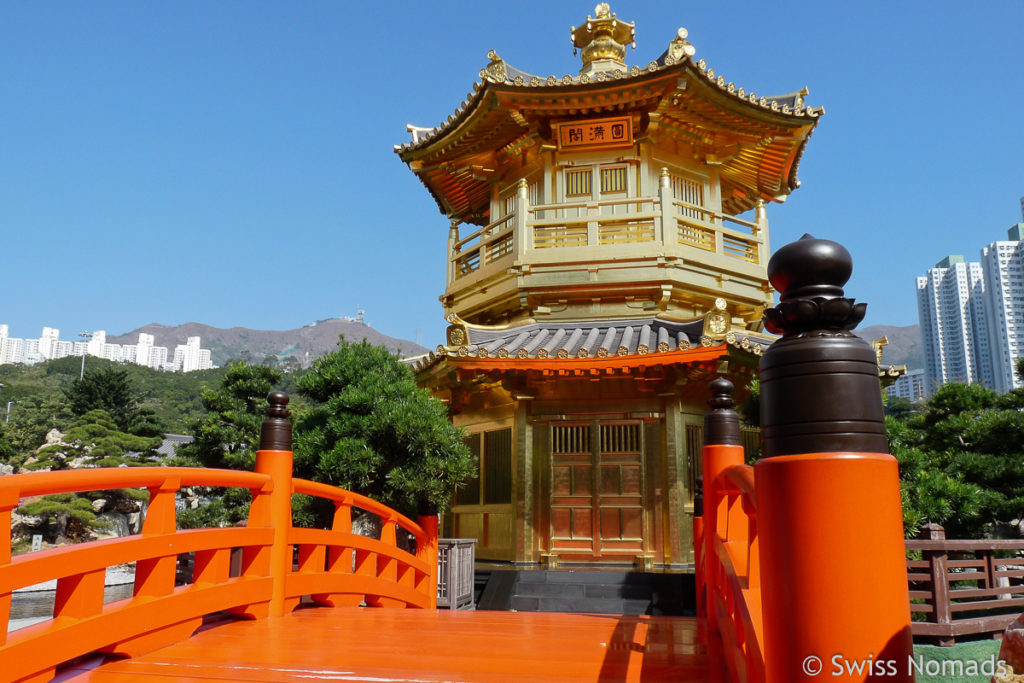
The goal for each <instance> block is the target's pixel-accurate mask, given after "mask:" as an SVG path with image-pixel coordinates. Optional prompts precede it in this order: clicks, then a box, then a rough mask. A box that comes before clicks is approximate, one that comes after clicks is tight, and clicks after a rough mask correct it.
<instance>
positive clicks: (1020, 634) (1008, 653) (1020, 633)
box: [992, 614, 1024, 683]
mask: <svg viewBox="0 0 1024 683" xmlns="http://www.w3.org/2000/svg"><path fill="white" fill-rule="evenodd" d="M999 659H1001V660H1002V661H1004V662H1006V666H1007V668H1009V669H1010V671H1009V673H1001V674H1000V673H997V674H996V675H995V676H993V677H992V683H1024V614H1022V615H1020V616H1019V617H1017V618H1016V619H1014V621H1013V623H1012V624H1010V625H1009V626H1007V627H1006V630H1005V631H1003V642H1002V644H1000V646H999Z"/></svg>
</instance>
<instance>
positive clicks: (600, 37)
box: [570, 2, 636, 75]
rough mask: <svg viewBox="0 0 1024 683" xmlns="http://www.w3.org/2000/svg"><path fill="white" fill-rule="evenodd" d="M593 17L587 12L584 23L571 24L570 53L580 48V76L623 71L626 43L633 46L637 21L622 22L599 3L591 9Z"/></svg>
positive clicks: (624, 67)
mask: <svg viewBox="0 0 1024 683" xmlns="http://www.w3.org/2000/svg"><path fill="white" fill-rule="evenodd" d="M594 14H596V15H597V16H596V17H591V16H590V15H589V14H588V15H587V23H586V24H584V25H583V26H580V27H579V28H576V27H575V26H574V27H572V31H571V33H570V37H571V38H572V44H573V48H574V49H573V53H575V52H576V50H577V49H582V51H583V54H582V56H583V68H582V69H580V75H583V74H590V73H595V72H599V71H625V70H626V45H630V44H631V45H632V46H633V49H636V22H625V21H621V20H620V19H618V18H617V17H616V16H615V13H614V12H612V11H611V8H610V7H608V3H606V2H602V3H601V4H599V5H598V6H597V7H595V8H594Z"/></svg>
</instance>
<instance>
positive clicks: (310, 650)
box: [58, 607, 721, 683]
mask: <svg viewBox="0 0 1024 683" xmlns="http://www.w3.org/2000/svg"><path fill="white" fill-rule="evenodd" d="M699 640H700V639H699V637H698V632H697V621H696V620H695V619H689V618H677V617H647V616H641V617H630V616H611V615H583V614H545V613H526V612H484V611H476V612H448V611H432V610H413V609H410V610H402V609H379V608H378V609H370V608H359V607H354V608H335V609H303V610H298V611H296V612H293V613H292V614H290V615H287V616H284V617H278V618H269V619H262V620H257V621H230V622H226V623H220V624H216V625H210V626H206V627H204V628H203V629H202V630H200V631H199V632H198V633H196V634H195V635H194V636H192V637H191V638H190V639H188V640H186V641H183V642H180V643H176V644H174V645H171V646H169V647H166V648H163V649H162V650H157V651H156V652H153V653H150V654H148V655H145V656H142V657H139V658H136V659H128V660H120V661H113V662H106V663H103V664H101V665H99V666H95V667H94V668H90V666H91V665H88V664H82V665H79V666H77V667H73V668H71V669H68V670H65V671H64V672H63V675H61V676H59V677H58V680H62V681H76V682H77V681H96V682H99V683H114V682H120V681H153V682H162V681H170V680H176V681H196V682H197V683H198V682H202V683H211V682H214V681H235V682H237V681H275V682H280V681H306V682H308V681H310V680H332V681H495V682H504V681H507V682H508V683H529V682H538V683H539V682H541V681H620V682H621V681H675V682H676V683H695V682H697V681H701V682H704V681H719V680H721V673H720V667H718V666H714V665H713V664H712V662H711V659H710V658H709V656H708V654H707V648H706V647H705V646H704V645H703V644H702V643H701V642H699Z"/></svg>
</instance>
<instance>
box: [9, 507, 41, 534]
mask: <svg viewBox="0 0 1024 683" xmlns="http://www.w3.org/2000/svg"><path fill="white" fill-rule="evenodd" d="M43 521H44V520H43V518H42V517H36V516H35V515H19V514H18V513H17V512H15V511H13V510H12V511H11V535H12V536H14V537H15V538H22V537H27V536H31V535H32V534H33V533H36V532H37V531H38V530H39V527H41V526H43Z"/></svg>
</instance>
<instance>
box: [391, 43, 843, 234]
mask: <svg viewBox="0 0 1024 683" xmlns="http://www.w3.org/2000/svg"><path fill="white" fill-rule="evenodd" d="M480 74H481V78H482V81H481V82H478V83H477V84H475V85H474V92H473V93H470V94H469V95H468V96H467V99H466V100H465V101H463V102H462V104H461V105H460V106H459V107H458V109H456V111H455V112H454V113H453V114H452V115H451V116H449V117H448V119H447V120H446V121H445V122H444V123H442V124H441V125H440V126H438V127H436V128H434V129H432V130H430V131H427V132H425V134H424V135H423V137H422V138H421V139H418V140H416V141H415V142H413V143H409V144H405V145H400V146H396V147H395V152H396V153H397V154H398V155H399V156H400V158H401V159H402V161H404V162H406V163H407V164H409V166H410V168H411V169H412V170H413V172H414V173H416V174H417V176H419V177H420V180H421V181H422V182H423V183H424V185H425V186H426V187H427V189H428V191H430V193H431V194H432V195H433V196H434V199H435V201H436V202H437V204H438V207H439V208H440V210H441V212H442V213H445V214H446V215H450V216H456V217H459V218H460V219H461V220H467V221H470V222H477V223H480V222H483V220H484V217H485V216H486V213H487V208H488V202H489V199H490V188H489V179H488V178H487V177H481V176H480V170H481V169H482V168H484V167H486V166H487V160H488V158H491V159H493V156H492V155H494V154H495V153H496V152H498V150H500V149H502V148H504V147H505V146H507V145H510V144H512V143H514V142H516V141H517V140H521V139H522V138H523V137H524V136H526V135H528V134H530V133H531V132H532V129H531V120H537V119H540V118H556V117H570V116H578V115H593V114H595V113H600V112H616V111H618V112H621V111H629V110H636V109H641V108H642V109H645V110H648V111H651V110H653V109H655V108H656V107H660V108H662V109H663V108H665V106H666V102H669V101H671V100H672V99H673V98H675V99H676V100H678V99H679V98H682V99H683V100H687V99H688V100H690V101H691V102H693V101H695V100H693V98H694V97H700V98H702V99H703V101H704V102H706V103H707V105H708V106H709V108H710V109H709V111H708V112H705V114H706V115H708V116H711V117H712V118H709V119H708V121H709V122H710V123H711V124H712V126H713V128H715V129H718V128H724V129H725V130H728V129H729V128H730V127H731V128H733V129H735V130H736V131H737V134H738V135H739V136H740V137H744V138H746V139H748V141H749V139H750V138H751V136H756V135H757V134H758V133H759V132H760V133H761V134H762V137H761V139H758V140H756V144H753V145H749V144H745V145H743V146H742V148H741V149H740V151H738V152H737V153H736V154H735V155H734V156H733V157H732V158H731V159H729V160H727V161H726V162H725V163H723V176H724V177H725V178H726V180H728V181H730V182H732V183H734V184H736V185H741V186H743V187H745V188H748V189H749V190H751V192H747V193H746V194H747V195H748V196H744V197H736V198H727V199H726V206H725V207H724V208H725V209H726V210H727V211H730V212H734V213H740V212H742V211H745V210H747V209H749V208H752V207H753V206H754V205H755V204H756V202H757V200H758V199H760V198H768V199H775V198H781V197H784V196H785V195H786V194H788V193H789V192H791V191H792V190H793V189H795V188H796V187H797V186H798V184H799V183H798V181H797V177H796V169H797V165H798V163H799V160H800V157H801V155H802V153H803V149H804V147H805V146H806V143H807V140H808V138H809V137H810V134H811V131H812V130H813V128H814V126H815V125H816V124H817V119H818V117H820V116H821V115H822V114H823V113H824V109H823V108H820V107H819V108H812V107H805V106H803V95H804V94H806V91H805V90H804V91H799V92H796V93H791V94H789V95H782V96H775V97H762V96H758V95H756V94H755V93H747V92H746V91H745V90H744V89H743V88H736V87H735V85H734V84H733V83H732V82H726V81H725V79H724V77H722V76H720V75H717V76H716V74H715V72H714V70H713V69H710V68H708V67H707V64H706V63H705V62H704V60H700V61H698V62H694V61H693V60H692V59H691V58H686V59H683V60H680V61H675V60H672V59H671V58H670V57H667V56H663V57H662V59H660V60H659V61H657V62H651V63H649V64H648V65H647V66H646V67H638V66H634V67H632V69H631V70H630V72H629V73H628V74H626V73H620V74H612V75H605V74H600V75H598V76H597V77H587V76H568V75H567V76H563V77H561V78H559V77H555V76H549V77H547V78H545V79H542V78H540V77H538V76H531V75H530V74H526V73H524V72H520V71H517V70H515V69H514V68H512V67H510V66H508V65H506V64H505V63H504V62H502V61H500V60H495V61H492V62H491V64H489V65H488V67H487V68H485V69H483V70H481V72H480ZM681 77H682V78H685V79H686V81H685V82H683V81H681V80H680V78H681ZM714 109H718V110H719V111H720V114H718V115H717V116H720V118H721V120H718V119H716V118H714V117H715V116H716V114H714V113H712V111H711V110H714ZM773 132H774V133H775V134H774V135H773V134H772V133H773ZM474 157H479V159H474ZM474 161H480V162H482V163H480V164H474V163H473V162H474Z"/></svg>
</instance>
